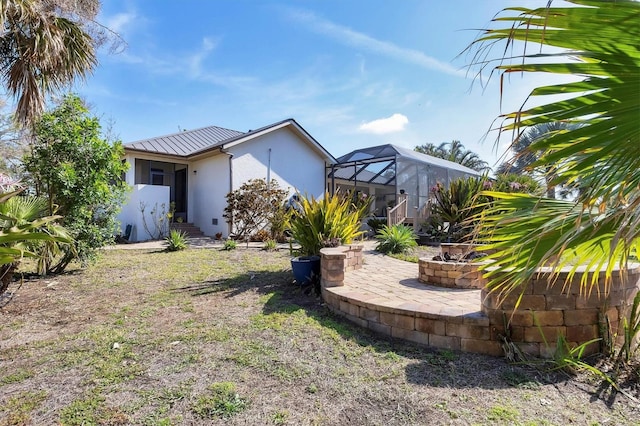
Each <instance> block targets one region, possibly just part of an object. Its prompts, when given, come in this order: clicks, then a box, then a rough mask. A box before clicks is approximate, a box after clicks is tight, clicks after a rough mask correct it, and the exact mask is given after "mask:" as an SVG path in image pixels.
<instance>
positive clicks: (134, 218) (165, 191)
mask: <svg viewBox="0 0 640 426" xmlns="http://www.w3.org/2000/svg"><path fill="white" fill-rule="evenodd" d="M128 198H129V199H128V201H127V202H126V203H125V204H124V205H123V206H122V211H121V212H120V214H119V215H118V220H120V227H121V230H122V231H121V232H122V234H124V232H125V229H126V226H127V225H131V226H132V229H131V236H130V237H129V241H131V242H135V241H145V240H148V239H150V238H151V236H150V235H149V234H148V233H147V232H146V231H145V229H144V221H143V218H142V214H141V212H140V203H144V204H145V205H146V209H145V220H146V222H147V226H148V227H149V229H150V230H151V232H155V229H154V226H153V223H154V221H153V219H152V218H151V216H150V212H151V210H153V208H154V206H157V207H158V209H160V210H161V209H162V206H163V205H164V206H165V209H166V210H168V209H169V187H168V186H157V185H133V186H132V188H131V191H130V192H129V194H128Z"/></svg>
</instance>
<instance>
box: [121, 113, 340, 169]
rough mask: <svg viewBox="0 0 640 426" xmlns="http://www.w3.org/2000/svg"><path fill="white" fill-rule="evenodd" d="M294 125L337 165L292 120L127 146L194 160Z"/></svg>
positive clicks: (330, 158) (206, 130) (176, 135)
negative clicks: (252, 128) (247, 128)
mask: <svg viewBox="0 0 640 426" xmlns="http://www.w3.org/2000/svg"><path fill="white" fill-rule="evenodd" d="M287 126H291V127H292V129H293V130H294V132H295V133H297V134H298V135H299V136H300V137H301V138H303V139H305V140H306V141H307V142H308V143H309V144H311V145H312V147H313V148H315V150H316V151H318V152H320V153H321V154H322V156H324V157H325V160H326V161H327V162H329V163H335V162H336V159H335V157H333V155H331V154H330V153H329V152H328V151H327V150H326V149H324V147H323V146H322V145H320V143H318V141H317V140H315V139H314V138H313V136H311V135H310V134H309V133H308V132H307V131H306V130H305V129H304V128H303V127H302V126H300V125H299V124H298V123H297V122H296V121H295V120H294V119H293V118H289V119H286V120H282V121H279V122H277V123H273V124H270V125H268V126H264V127H261V128H259V129H256V130H250V131H248V132H240V131H237V130H230V129H225V128H223V127H218V126H209V127H203V128H201V129H196V130H187V131H184V132H178V133H174V134H171V135H166V136H158V137H155V138H149V139H143V140H139V141H135V142H130V143H127V144H125V145H124V148H125V150H132V151H141V152H149V153H153V154H160V155H173V156H176V155H177V156H181V157H193V156H197V155H202V154H206V153H207V152H209V151H213V150H216V149H225V148H227V147H229V146H231V145H237V144H239V143H242V142H244V141H247V140H250V139H253V138H255V137H258V136H261V135H263V134H265V133H269V132H272V131H274V130H277V129H280V128H283V127H287Z"/></svg>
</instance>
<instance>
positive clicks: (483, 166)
mask: <svg viewBox="0 0 640 426" xmlns="http://www.w3.org/2000/svg"><path fill="white" fill-rule="evenodd" d="M414 151H416V152H420V153H422V154H427V155H431V156H432V157H438V158H442V159H444V160H449V161H453V162H454V163H458V164H462V165H463V166H465V167H469V168H470V169H473V170H476V171H478V172H482V171H485V170H488V169H489V165H488V164H487V162H486V161H483V160H482V159H481V158H480V157H479V156H478V154H476V153H475V152H473V151H470V150H468V149H465V147H464V145H463V144H462V143H461V142H460V141H451V142H442V143H441V144H440V145H438V146H436V145H434V144H432V143H427V144H424V145H419V146H416V147H415V148H414Z"/></svg>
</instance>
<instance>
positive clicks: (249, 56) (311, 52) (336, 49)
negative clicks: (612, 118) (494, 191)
mask: <svg viewBox="0 0 640 426" xmlns="http://www.w3.org/2000/svg"><path fill="white" fill-rule="evenodd" d="M545 3H546V2H545V1H544V0H522V1H518V2H515V1H507V0H490V1H489V0H487V1H479V0H451V1H434V0H431V1H426V0H403V1H391V0H387V1H380V0H367V1H360V0H358V1H356V0H350V1H337V0H324V1H320V0H318V1H312V0H307V1H270V0H263V1H257V0H254V1H243V0H235V1H231V0H225V1H223V0H219V1H218V0H217V1H205V0H199V1H198V0H181V1H167V0H153V1H152V0H109V1H105V2H103V9H102V13H101V17H100V21H101V22H102V23H103V24H105V25H107V26H108V27H110V28H111V29H113V30H114V31H116V32H118V33H120V34H121V35H122V37H123V39H124V40H125V41H126V43H127V46H126V48H125V49H124V50H123V51H121V52H119V53H115V54H113V53H109V52H108V51H107V50H106V49H103V50H102V51H101V52H100V55H99V60H100V64H99V66H98V68H97V69H96V70H95V72H94V73H93V75H92V76H90V77H89V78H88V79H87V80H86V81H85V82H82V83H79V84H77V85H76V87H75V88H74V90H75V91H76V92H78V93H79V94H80V95H81V96H82V97H84V98H85V99H86V100H87V101H88V102H89V104H90V105H91V106H92V108H93V112H94V113H96V114H97V115H99V116H100V117H101V119H102V122H103V124H106V123H107V121H111V122H112V126H113V129H112V130H113V132H114V133H115V134H116V135H117V136H118V137H119V138H120V139H122V141H123V142H132V141H135V140H138V139H143V138H147V137H152V136H160V135H164V134H168V133H174V132H177V131H179V130H182V129H195V128H200V127H205V126H209V125H217V126H221V127H227V128H230V129H234V130H240V131H247V130H250V129H255V128H258V127H261V126H264V125H267V124H271V123H273V122H277V121H280V120H283V119H286V118H295V119H296V120H297V121H298V122H299V123H300V124H301V125H302V126H303V127H304V128H305V129H306V130H307V131H308V132H309V133H310V134H311V135H312V136H314V137H315V138H316V139H317V140H318V141H319V142H320V143H321V144H322V145H323V146H324V147H325V148H327V149H328V150H329V152H331V153H332V154H333V155H334V156H340V155H342V154H345V153H347V152H349V151H351V150H353V149H357V148H361V147H366V146H373V145H379V144H384V143H394V144H398V145H401V146H405V147H408V148H413V147H414V146H415V145H419V144H423V143H427V142H432V143H436V144H438V143H440V142H445V141H447V142H448V141H451V140H454V139H457V140H460V141H461V142H462V143H463V144H464V145H465V146H466V147H467V148H468V149H471V150H474V151H475V152H477V153H478V154H479V155H480V156H481V157H482V158H483V159H485V160H486V161H488V162H490V164H493V163H495V161H496V159H497V157H498V155H499V154H500V153H501V150H502V148H498V150H497V151H498V152H496V146H495V144H494V141H495V137H496V134H495V132H494V133H490V134H489V136H488V137H487V139H486V141H484V142H482V139H483V138H484V136H485V135H486V133H487V131H488V130H489V128H490V126H491V124H492V122H493V120H494V119H495V118H496V117H497V116H498V114H499V113H500V111H501V109H500V102H499V87H498V79H497V78H494V79H493V80H492V81H491V82H490V83H489V85H488V86H487V87H486V88H484V90H483V88H482V87H480V85H479V84H477V83H476V84H473V87H472V83H473V79H472V78H471V77H467V76H466V75H465V70H464V67H465V65H467V64H468V63H469V61H470V60H471V58H469V57H468V56H464V55H463V56H461V57H458V58H456V57H457V55H458V54H459V53H460V52H462V51H463V50H464V48H465V47H467V46H468V45H469V43H471V41H473V39H474V38H475V37H476V35H477V34H478V31H477V29H479V28H484V27H486V26H487V25H488V24H489V21H490V20H491V18H492V17H493V16H494V15H495V14H496V13H497V12H498V11H500V10H501V9H502V8H504V7H506V6H516V5H526V6H540V5H544V4H545ZM499 53H500V52H499V51H496V55H498V54H499ZM540 82H541V78H540V77H535V78H530V77H524V78H523V77H515V78H512V80H511V82H510V83H509V84H507V85H506V87H505V98H504V100H503V104H502V110H503V112H506V111H507V110H512V109H515V108H517V107H519V106H520V104H521V103H522V102H523V101H524V99H525V97H526V95H527V94H528V92H529V91H530V89H531V88H532V87H533V85H535V84H540ZM506 139H508V138H506ZM506 142H508V140H503V144H504V143H506Z"/></svg>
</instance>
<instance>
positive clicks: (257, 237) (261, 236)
mask: <svg viewBox="0 0 640 426" xmlns="http://www.w3.org/2000/svg"><path fill="white" fill-rule="evenodd" d="M270 239H271V232H269V231H267V230H266V229H261V230H259V231H258V232H256V233H255V234H253V236H252V237H251V241H259V242H265V241H267V240H270Z"/></svg>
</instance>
